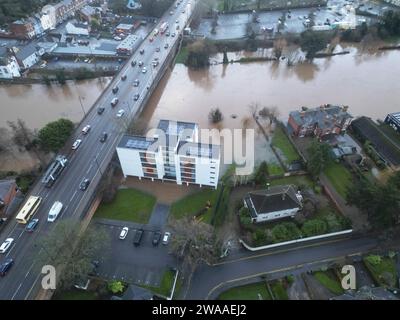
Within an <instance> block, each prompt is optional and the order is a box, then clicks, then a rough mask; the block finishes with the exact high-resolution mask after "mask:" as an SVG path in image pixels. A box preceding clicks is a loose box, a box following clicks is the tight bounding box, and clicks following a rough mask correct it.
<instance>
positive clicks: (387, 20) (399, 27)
mask: <svg viewBox="0 0 400 320" xmlns="http://www.w3.org/2000/svg"><path fill="white" fill-rule="evenodd" d="M378 31H379V35H380V36H381V37H382V38H386V37H389V36H398V35H400V13H399V12H397V11H396V12H395V11H393V10H389V11H386V12H385V13H384V14H383V16H382V18H381V19H380V23H379V28H378Z"/></svg>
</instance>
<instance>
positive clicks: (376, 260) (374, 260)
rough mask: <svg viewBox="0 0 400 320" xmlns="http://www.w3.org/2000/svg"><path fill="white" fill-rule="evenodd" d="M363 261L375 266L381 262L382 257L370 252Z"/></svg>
mask: <svg viewBox="0 0 400 320" xmlns="http://www.w3.org/2000/svg"><path fill="white" fill-rule="evenodd" d="M365 261H367V262H368V263H369V264H371V265H373V266H377V265H379V264H381V262H382V257H381V256H379V255H375V254H370V255H369V256H367V257H366V258H365Z"/></svg>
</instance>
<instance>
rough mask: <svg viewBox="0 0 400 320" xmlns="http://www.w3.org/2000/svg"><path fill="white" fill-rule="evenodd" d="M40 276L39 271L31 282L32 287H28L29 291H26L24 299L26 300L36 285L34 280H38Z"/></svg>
mask: <svg viewBox="0 0 400 320" xmlns="http://www.w3.org/2000/svg"><path fill="white" fill-rule="evenodd" d="M40 276H41V273H39V274H38V275H37V277H36V279H35V281H34V282H33V284H32V287H31V288H30V289H29V291H28V293H27V294H26V296H25V298H24V300H26V299H27V298H28V297H29V295H30V294H31V292H32V290H33V288H34V287H35V286H36V282H38V280H39V277H40Z"/></svg>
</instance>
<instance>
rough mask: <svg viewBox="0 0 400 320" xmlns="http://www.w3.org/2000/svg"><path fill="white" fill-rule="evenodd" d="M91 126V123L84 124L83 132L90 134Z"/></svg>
mask: <svg viewBox="0 0 400 320" xmlns="http://www.w3.org/2000/svg"><path fill="white" fill-rule="evenodd" d="M91 128H92V127H91V126H90V125H89V124H88V125H86V126H84V127H83V129H82V133H83V134H88V133H89V131H90V129H91Z"/></svg>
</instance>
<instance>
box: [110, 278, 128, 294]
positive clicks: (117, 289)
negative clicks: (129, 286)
mask: <svg viewBox="0 0 400 320" xmlns="http://www.w3.org/2000/svg"><path fill="white" fill-rule="evenodd" d="M124 289H125V285H124V284H123V283H122V281H117V280H113V281H110V282H109V283H108V290H110V291H111V292H112V293H113V294H118V293H122V292H124Z"/></svg>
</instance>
